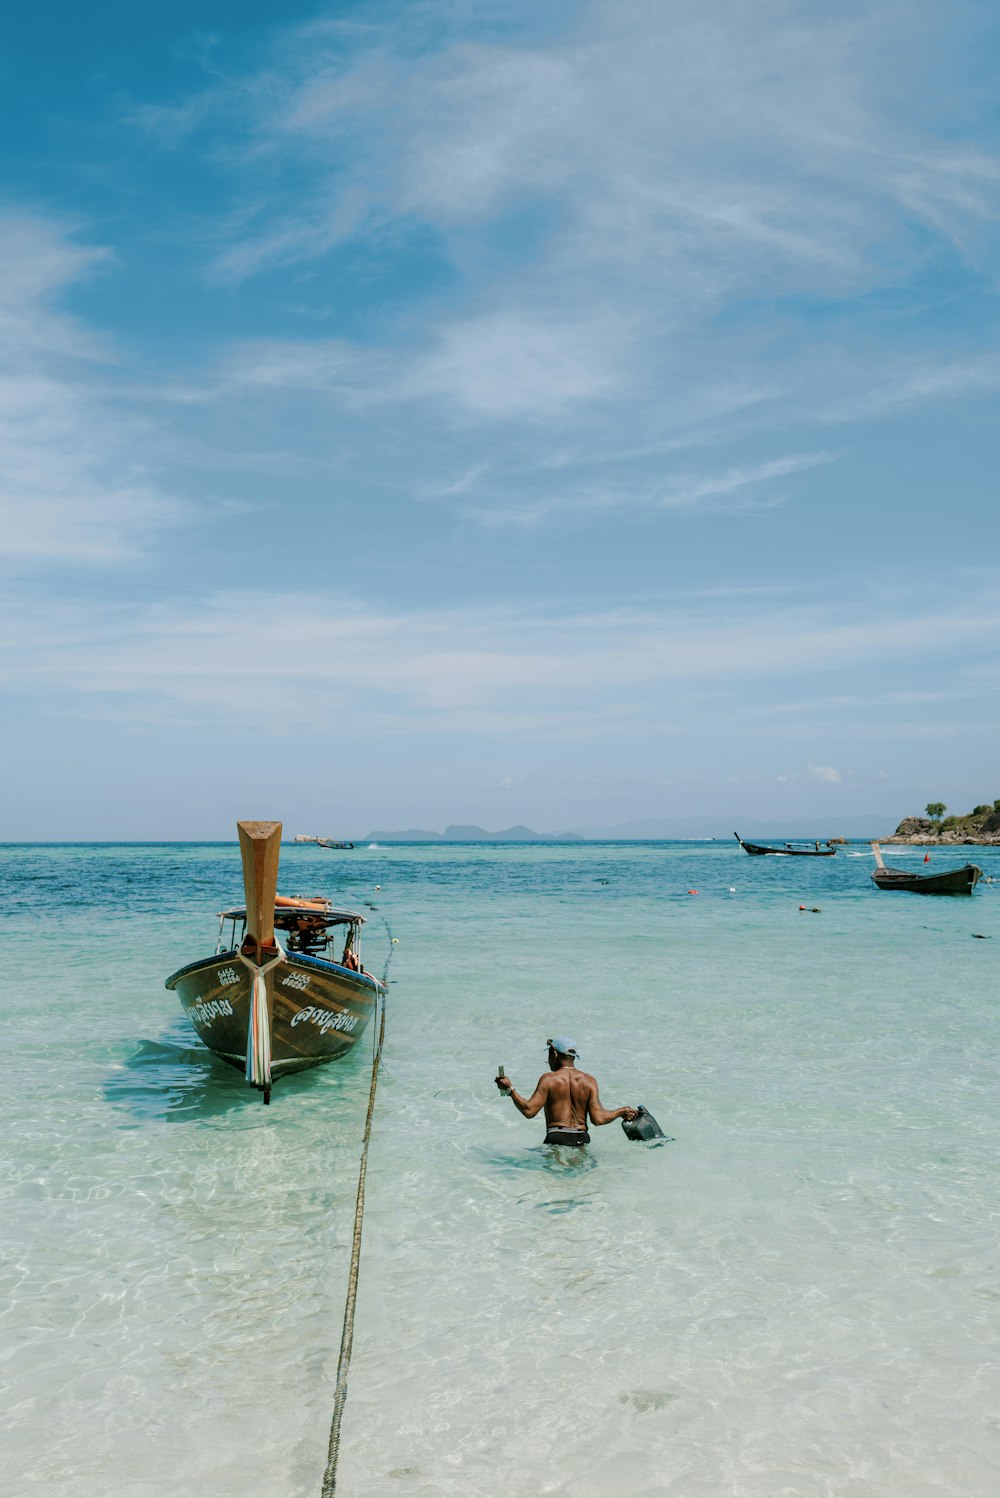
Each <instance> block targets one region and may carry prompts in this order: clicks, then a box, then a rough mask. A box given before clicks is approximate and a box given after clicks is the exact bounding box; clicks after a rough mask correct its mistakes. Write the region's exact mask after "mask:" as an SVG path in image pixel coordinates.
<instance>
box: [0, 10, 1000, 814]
mask: <svg viewBox="0 0 1000 1498" xmlns="http://www.w3.org/2000/svg"><path fill="white" fill-rule="evenodd" d="M5 32H6V38H5V48H4V54H3V57H2V58H0V123H2V129H3V135H4V139H5V142H6V145H7V151H6V172H5V176H4V182H3V188H2V194H0V506H2V512H3V513H2V526H0V575H2V582H3V587H2V602H0V611H2V628H3V649H2V655H0V669H2V675H3V693H4V715H3V716H4V724H5V727H4V733H3V757H4V762H5V764H4V768H5V774H4V777H3V780H4V786H5V790H6V795H5V796H4V798H3V799H4V817H3V819H2V825H0V839H6V840H16V839H56V840H59V839H69V840H72V839H77V838H105V837H106V838H109V839H114V838H144V837H153V838H174V837H176V838H201V837H203V838H216V837H228V836H230V835H231V834H232V827H233V822H234V821H235V820H236V818H237V817H252V818H261V817H263V818H269V817H279V818H281V819H282V820H284V821H285V823H286V826H287V830H288V831H289V833H291V832H300V831H302V832H319V833H328V834H332V835H342V836H361V835H364V833H365V832H366V831H367V830H369V829H371V828H373V827H378V828H389V829H392V828H397V827H412V826H422V827H429V828H437V829H441V828H443V827H444V826H445V824H446V823H448V822H473V823H478V824H480V825H482V826H484V827H487V828H499V827H506V826H509V825H511V824H513V823H518V822H521V823H527V824H528V825H530V826H532V827H535V828H537V829H539V830H542V831H557V830H561V829H568V828H575V827H579V826H588V827H595V826H596V827H604V826H607V827H609V828H611V827H613V826H615V825H616V824H618V823H621V822H625V821H635V820H636V819H643V818H648V819H658V818H682V817H690V816H695V815H701V814H705V815H711V816H723V817H735V816H739V815H742V816H744V817H746V818H752V819H758V820H759V819H763V820H765V821H767V820H771V821H773V822H774V823H775V825H778V824H780V823H781V822H782V821H784V820H788V819H794V818H800V817H803V816H805V817H815V818H816V819H817V824H818V827H819V830H820V831H826V830H827V829H829V830H830V831H831V832H832V831H833V828H834V825H835V823H836V820H837V818H838V817H840V818H848V817H855V816H868V815H871V816H872V817H873V818H875V819H876V820H877V821H878V822H880V823H882V822H885V823H888V822H890V821H893V822H894V820H898V818H899V817H902V816H903V815H905V814H908V813H911V812H918V811H920V810H921V809H922V808H923V806H924V804H925V803H926V802H927V801H928V800H943V801H945V802H946V803H947V804H948V805H949V807H951V808H953V809H955V810H966V809H968V808H970V807H971V806H972V805H974V804H976V803H977V802H982V801H992V800H993V799H994V797H996V796H1000V769H998V756H997V754H996V750H995V740H996V733H997V727H998V724H997V687H998V685H1000V651H998V641H1000V563H998V555H1000V554H998V546H997V542H998V528H997V477H996V475H997V468H998V463H997V457H998V443H997V436H998V425H997V396H998V393H1000V339H998V333H1000V307H998V290H1000V236H998V217H1000V119H998V113H997V107H996V98H997V84H998V78H997V74H998V65H1000V22H998V20H997V18H996V13H995V10H994V8H993V7H992V6H990V5H987V4H969V3H961V0H959V3H955V0H949V3H948V4H947V5H945V4H943V3H936V0H907V3H905V4H904V3H888V4H887V3H880V0H868V3H865V4H856V5H855V4H851V3H845V4H839V5H837V6H829V5H826V4H810V3H808V0H801V3H782V0H753V3H751V0H739V3H734V0H715V3H713V4H712V5H710V6H706V5H704V4H703V3H700V4H695V3H687V0H545V3H543V4H539V3H538V0H531V3H527V0H523V3H522V0H489V3H486V0H407V3H401V0H394V3H390V0H372V3H356V4H347V3H342V4H333V5H329V4H327V5H324V4H308V5H307V4H300V3H297V0H281V3H264V0H239V3H236V0H198V3H197V5H196V4H194V3H193V0H174V3H172V4H171V5H170V6H162V7H146V6H135V5H133V4H130V3H126V0H94V3H93V4H92V5H90V6H88V7H86V8H81V7H80V6H79V5H78V4H76V3H69V0H42V3H40V4H39V5H36V6H33V7H21V8H19V9H18V13H17V14H14V13H13V12H12V13H11V15H10V16H8V18H7V23H6V28H5Z"/></svg>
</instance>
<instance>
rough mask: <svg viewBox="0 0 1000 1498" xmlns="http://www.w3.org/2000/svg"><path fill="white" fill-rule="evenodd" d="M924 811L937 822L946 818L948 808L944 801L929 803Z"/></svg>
mask: <svg viewBox="0 0 1000 1498" xmlns="http://www.w3.org/2000/svg"><path fill="white" fill-rule="evenodd" d="M924 810H925V811H926V813H927V815H928V816H929V817H930V818H931V819H932V820H933V821H935V822H937V821H938V820H939V819H940V818H941V817H943V816H944V814H945V812H946V811H947V810H948V808H947V806H945V804H944V802H943V801H928V803H927V805H926V806H925V807H924Z"/></svg>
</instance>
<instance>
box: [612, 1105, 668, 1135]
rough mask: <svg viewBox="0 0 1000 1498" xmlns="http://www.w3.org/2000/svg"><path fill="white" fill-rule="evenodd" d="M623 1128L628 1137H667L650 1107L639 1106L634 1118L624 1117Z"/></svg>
mask: <svg viewBox="0 0 1000 1498" xmlns="http://www.w3.org/2000/svg"><path fill="white" fill-rule="evenodd" d="M622 1128H623V1129H624V1131H625V1138H626V1139H639V1140H649V1139H665V1138H666V1137H667V1136H666V1135H665V1134H664V1132H663V1130H662V1129H661V1128H660V1126H659V1124H658V1123H657V1122H656V1119H655V1118H654V1117H653V1115H652V1113H650V1111H649V1109H648V1108H637V1109H636V1116H635V1118H633V1119H628V1118H623V1119H622Z"/></svg>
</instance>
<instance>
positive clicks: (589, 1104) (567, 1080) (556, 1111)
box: [496, 1035, 636, 1144]
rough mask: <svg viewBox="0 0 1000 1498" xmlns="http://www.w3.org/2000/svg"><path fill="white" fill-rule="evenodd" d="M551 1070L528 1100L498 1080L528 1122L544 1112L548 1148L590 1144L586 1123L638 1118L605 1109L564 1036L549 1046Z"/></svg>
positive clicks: (507, 1082)
mask: <svg viewBox="0 0 1000 1498" xmlns="http://www.w3.org/2000/svg"><path fill="white" fill-rule="evenodd" d="M548 1047H549V1067H550V1068H551V1070H549V1071H547V1072H546V1073H545V1075H544V1076H542V1077H539V1079H538V1085H537V1087H536V1088H535V1090H534V1092H533V1093H532V1094H531V1096H530V1097H529V1098H523V1097H521V1095H520V1093H519V1092H517V1091H516V1090H515V1088H514V1084H513V1082H512V1081H511V1080H510V1078H509V1077H497V1079H496V1082H497V1086H498V1087H499V1089H500V1091H501V1092H506V1093H507V1095H508V1096H509V1097H511V1098H513V1100H514V1107H515V1108H516V1109H517V1111H518V1112H519V1113H523V1114H524V1116H525V1118H534V1116H535V1114H536V1113H540V1112H541V1111H542V1109H543V1108H544V1109H545V1124H546V1128H547V1129H548V1133H547V1134H546V1135H545V1143H546V1144H589V1143H590V1135H589V1134H588V1133H587V1120H588V1118H589V1120H590V1122H591V1123H592V1124H609V1123H614V1121H615V1119H616V1118H635V1116H636V1110H635V1109H634V1108H611V1109H608V1108H602V1107H601V1099H600V1098H599V1096H598V1093H597V1082H596V1080H595V1078H593V1077H591V1076H588V1074H587V1073H586V1072H585V1071H579V1070H578V1069H577V1066H576V1054H577V1053H576V1045H575V1044H574V1042H573V1041H572V1040H570V1039H569V1038H568V1037H567V1036H565V1035H557V1036H556V1038H555V1040H550V1041H549V1042H548Z"/></svg>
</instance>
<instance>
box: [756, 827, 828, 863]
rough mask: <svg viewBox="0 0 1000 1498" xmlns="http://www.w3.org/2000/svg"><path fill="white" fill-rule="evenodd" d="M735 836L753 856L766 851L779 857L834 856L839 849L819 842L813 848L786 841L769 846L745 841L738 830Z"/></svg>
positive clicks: (760, 854) (757, 856) (759, 855)
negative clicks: (799, 846)
mask: <svg viewBox="0 0 1000 1498" xmlns="http://www.w3.org/2000/svg"><path fill="white" fill-rule="evenodd" d="M733 837H734V838H735V839H736V841H737V842H738V843H739V845H740V847H741V848H742V849H743V851H744V853H749V854H750V856H751V858H760V857H761V856H762V855H763V854H765V853H773V854H775V856H776V857H778V858H832V857H833V856H834V854H835V853H836V851H837V850H836V848H821V847H820V845H819V843H816V844H814V846H813V847H811V848H793V847H792V845H791V843H786V844H785V845H784V847H783V848H769V847H767V846H766V845H765V844H764V843H745V842H744V841H743V839H742V838H741V837H740V835H739V833H738V832H734V833H733Z"/></svg>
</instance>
